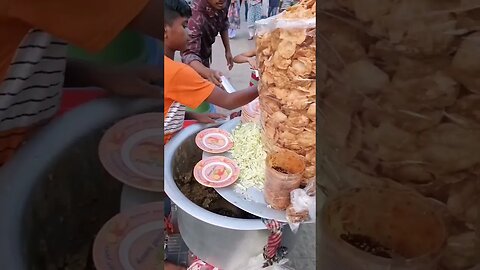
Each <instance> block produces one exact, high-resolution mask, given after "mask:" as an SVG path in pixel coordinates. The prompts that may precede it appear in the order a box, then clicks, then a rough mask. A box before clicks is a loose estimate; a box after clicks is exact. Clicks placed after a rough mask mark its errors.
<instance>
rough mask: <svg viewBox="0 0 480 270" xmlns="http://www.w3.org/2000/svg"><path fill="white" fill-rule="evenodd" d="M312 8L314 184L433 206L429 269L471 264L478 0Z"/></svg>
mask: <svg viewBox="0 0 480 270" xmlns="http://www.w3.org/2000/svg"><path fill="white" fill-rule="evenodd" d="M319 5H320V6H319V8H320V9H319V10H320V12H319V13H318V14H317V18H318V20H319V29H318V30H319V31H318V34H319V35H320V36H319V46H320V47H319V51H318V58H319V67H320V70H319V71H320V72H319V73H318V76H317V83H318V85H319V87H318V90H319V95H320V98H319V101H320V102H321V104H320V105H319V108H320V111H319V116H320V119H319V120H320V121H319V123H320V129H319V130H321V132H320V133H319V135H320V138H319V142H320V147H319V151H320V156H322V160H321V162H319V164H320V165H319V166H321V168H320V171H321V173H322V178H321V179H320V180H319V182H320V185H321V186H322V188H323V189H324V190H326V192H327V193H328V194H329V195H332V194H335V193H337V192H343V191H345V190H348V189H350V188H353V187H367V186H384V187H385V186H386V187H391V188H392V187H396V188H402V187H403V188H409V189H411V190H413V191H415V192H418V193H419V194H421V195H422V196H424V197H425V198H429V199H432V200H435V201H436V202H437V203H436V205H437V207H434V209H436V211H440V212H441V213H442V214H443V216H444V222H445V223H446V224H447V231H448V238H447V240H446V242H445V246H444V252H443V253H442V256H441V258H440V259H439V262H438V265H437V266H436V267H437V268H435V269H446V270H461V269H471V268H473V267H475V265H479V264H480V257H479V256H478V254H480V253H479V252H480V249H479V248H480V241H479V238H478V224H480V223H479V221H480V197H479V196H478V193H479V191H480V185H479V181H478V179H479V177H480V155H479V150H480V140H479V138H480V114H479V105H480V95H479V93H480V79H479V74H478V72H479V71H480V61H478V58H479V55H480V32H478V31H479V29H478V26H479V25H480V17H479V16H478V14H479V13H478V12H479V4H478V1H464V0H449V1H436V0H395V1H392V0H382V1H380V0H368V1H359V0H329V1H321V2H320V3H319ZM264 79H265V78H264ZM278 80H279V79H278V78H277V79H276V81H278ZM269 102H270V100H269ZM269 104H270V103H269ZM432 226H433V225H432ZM431 230H435V228H433V227H432V228H431ZM405 233H406V234H410V232H405ZM371 236H372V237H375V235H371ZM348 237H349V239H350V236H348ZM377 237H380V236H379V235H377ZM373 240H375V241H377V242H378V241H380V239H378V238H377V239H373ZM388 248H392V247H391V246H390V247H388ZM397 252H398V251H397ZM372 269H373V268H372ZM419 269H420V268H419ZM421 269H427V268H421ZM428 269H430V268H428ZM432 269H433V268H432Z"/></svg>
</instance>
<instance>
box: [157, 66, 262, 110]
mask: <svg viewBox="0 0 480 270" xmlns="http://www.w3.org/2000/svg"><path fill="white" fill-rule="evenodd" d="M172 63H174V62H173V61H172ZM168 64H169V62H168V61H167V62H166V65H168ZM176 65H179V64H176ZM180 65H181V64H180ZM172 69H173V67H172V68H171V69H170V70H172ZM185 78H190V79H189V80H185ZM257 96H258V91H257V89H256V88H249V89H246V90H242V91H237V92H234V93H231V94H230V93H227V92H226V91H224V90H223V89H221V88H219V87H217V86H215V85H214V84H212V83H211V82H209V81H207V80H205V79H203V78H202V77H201V76H200V75H199V74H198V73H196V72H195V71H194V70H193V69H192V68H191V67H190V66H187V65H183V67H182V68H180V69H178V71H176V72H175V74H173V75H168V74H167V75H166V77H165V98H166V99H171V100H174V101H176V102H179V103H181V104H183V105H185V106H187V107H190V108H197V107H198V106H199V105H200V104H201V103H202V102H204V101H207V102H209V103H212V104H214V105H217V106H219V107H223V108H225V109H229V110H232V109H235V108H238V107H240V106H242V105H245V104H247V103H249V102H250V101H252V100H254V99H255V98H256V97H257Z"/></svg>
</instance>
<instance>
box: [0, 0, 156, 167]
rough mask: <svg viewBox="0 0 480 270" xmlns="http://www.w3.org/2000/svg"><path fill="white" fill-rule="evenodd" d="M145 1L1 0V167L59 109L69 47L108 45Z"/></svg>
mask: <svg viewBox="0 0 480 270" xmlns="http://www.w3.org/2000/svg"><path fill="white" fill-rule="evenodd" d="M147 3H148V0H134V1H132V0H68V1H67V0H41V1H38V0H0V166H1V165H2V164H3V163H4V162H5V161H6V160H7V159H9V158H10V157H11V156H12V155H13V154H14V153H15V151H16V150H17V149H18V148H19V147H20V146H21V144H22V143H23V142H24V141H25V139H26V138H27V137H28V136H29V135H30V134H31V133H32V131H33V129H34V127H38V126H41V125H42V124H44V123H46V122H47V121H48V120H49V119H51V117H52V116H54V115H55V113H56V112H57V110H58V107H59V104H60V101H61V90H62V87H63V80H64V73H65V64H66V56H67V42H68V43H72V44H74V45H76V46H78V47H82V48H84V49H87V50H90V51H98V50H100V49H102V48H103V47H104V46H106V45H107V44H108V43H109V42H110V41H111V40H112V39H113V38H114V37H115V36H116V35H117V34H118V33H119V32H120V31H121V30H123V29H124V28H125V27H126V26H127V25H128V24H129V23H130V22H131V21H132V20H133V18H135V17H136V16H137V15H138V14H139V13H140V12H141V11H142V9H143V8H144V7H145V6H146V4H147Z"/></svg>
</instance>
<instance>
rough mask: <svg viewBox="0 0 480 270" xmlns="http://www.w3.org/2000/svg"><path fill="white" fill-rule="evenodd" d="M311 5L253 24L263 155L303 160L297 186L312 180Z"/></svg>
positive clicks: (313, 68)
mask: <svg viewBox="0 0 480 270" xmlns="http://www.w3.org/2000/svg"><path fill="white" fill-rule="evenodd" d="M315 9H316V1H314V0H313V1H312V0H308V1H301V2H300V3H299V4H297V5H294V6H292V7H290V8H289V9H287V10H286V11H285V12H284V13H281V14H280V15H278V16H275V17H271V18H268V19H266V20H263V21H261V22H259V23H257V42H256V43H257V61H258V66H259V71H260V82H259V95H260V111H261V122H262V131H263V137H264V142H265V147H266V149H267V151H268V152H276V151H279V150H291V151H294V152H296V153H297V154H299V155H301V156H303V157H304V158H305V159H306V168H305V171H304V172H303V177H302V185H303V186H306V185H307V184H308V183H310V182H312V181H314V180H315V153H316V145H315V140H316V139H315V138H316V137H315V133H316V100H315V99H316V56H315V52H316V41H315V38H316V26H315V22H316V17H315V16H316V11H315Z"/></svg>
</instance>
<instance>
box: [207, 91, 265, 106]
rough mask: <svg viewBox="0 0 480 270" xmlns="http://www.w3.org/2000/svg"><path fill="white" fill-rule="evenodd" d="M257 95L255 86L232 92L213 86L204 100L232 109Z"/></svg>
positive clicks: (246, 102)
mask: <svg viewBox="0 0 480 270" xmlns="http://www.w3.org/2000/svg"><path fill="white" fill-rule="evenodd" d="M257 97H258V90H257V87H249V88H246V89H244V90H240V91H236V92H233V93H227V92H225V91H223V90H222V89H221V88H219V87H215V88H214V89H213V91H212V93H211V94H210V95H209V96H208V98H207V99H206V101H207V102H209V103H212V104H214V105H217V106H219V107H222V108H225V109H227V110H234V109H236V108H239V107H241V106H243V105H245V104H248V103H250V102H251V101H252V100H254V99H256V98H257Z"/></svg>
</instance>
